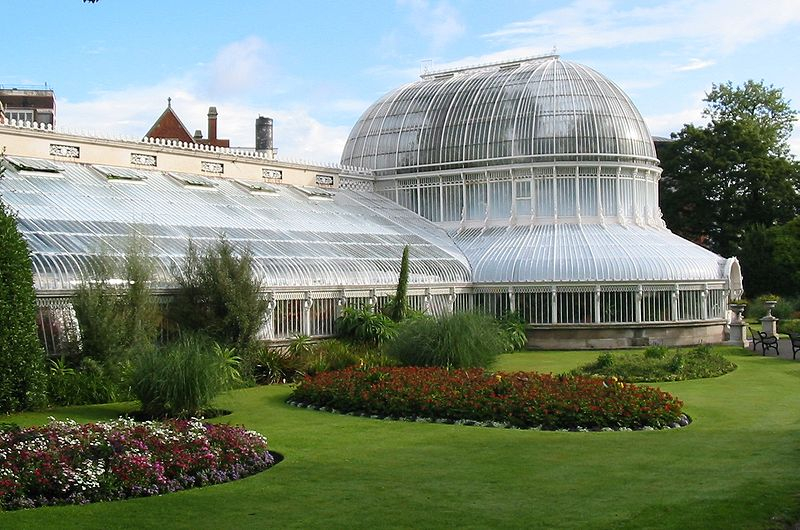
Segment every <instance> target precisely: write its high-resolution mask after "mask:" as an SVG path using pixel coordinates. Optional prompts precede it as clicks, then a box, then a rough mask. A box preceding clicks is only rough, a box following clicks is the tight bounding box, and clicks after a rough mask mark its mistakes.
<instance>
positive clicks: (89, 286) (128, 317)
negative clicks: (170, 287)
mask: <svg viewBox="0 0 800 530" xmlns="http://www.w3.org/2000/svg"><path fill="white" fill-rule="evenodd" d="M91 270H92V274H91V276H89V277H86V278H83V279H82V281H81V283H80V285H79V286H78V289H77V291H76V293H75V296H74V298H73V307H74V308H75V315H76V317H77V319H78V325H79V328H80V339H79V342H80V351H81V353H82V354H83V355H84V356H88V357H90V358H92V359H95V360H97V361H100V362H105V361H107V360H115V361H118V360H121V359H122V358H123V357H124V356H126V355H127V354H128V353H129V352H132V351H135V350H141V349H147V348H150V347H152V346H154V344H155V340H156V336H157V334H158V328H159V323H160V320H161V312H160V308H159V307H158V302H157V301H156V298H155V296H154V295H153V292H152V290H151V288H150V284H151V282H152V279H153V275H154V271H155V265H154V263H153V259H152V257H151V256H150V253H149V248H148V242H147V240H146V239H145V238H144V237H143V236H141V235H139V234H132V235H131V236H130V238H129V240H128V247H127V249H126V252H125V256H124V258H123V259H121V260H115V259H113V258H112V257H111V256H108V255H106V254H105V253H103V252H101V253H100V254H99V255H98V256H96V257H95V258H94V259H93V261H92V267H91Z"/></svg>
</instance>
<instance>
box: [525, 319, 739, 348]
mask: <svg viewBox="0 0 800 530" xmlns="http://www.w3.org/2000/svg"><path fill="white" fill-rule="evenodd" d="M527 334H528V348H529V349H534V350H604V349H615V348H637V347H647V346H652V345H656V344H660V345H664V346H693V345H696V344H718V343H721V342H723V341H724V340H725V322H724V321H714V322H673V323H668V324H628V325H608V326H603V327H600V326H589V325H579V324H573V325H566V324H565V325H561V326H529V327H528V329H527Z"/></svg>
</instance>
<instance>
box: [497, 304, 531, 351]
mask: <svg viewBox="0 0 800 530" xmlns="http://www.w3.org/2000/svg"><path fill="white" fill-rule="evenodd" d="M500 327H501V328H502V329H503V334H504V337H505V341H506V345H507V346H506V349H507V350H508V351H516V350H521V349H523V348H524V347H525V345H526V344H528V335H527V333H525V321H524V320H523V319H522V317H521V316H520V314H519V313H517V312H516V311H509V312H507V313H506V314H505V315H503V317H502V318H501V319H500Z"/></svg>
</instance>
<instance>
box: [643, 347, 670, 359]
mask: <svg viewBox="0 0 800 530" xmlns="http://www.w3.org/2000/svg"><path fill="white" fill-rule="evenodd" d="M668 353H669V349H668V348H667V347H666V346H661V345H658V346H649V347H648V348H647V349H645V350H644V356H645V357H646V358H648V359H663V358H664V357H666V356H667V354H668Z"/></svg>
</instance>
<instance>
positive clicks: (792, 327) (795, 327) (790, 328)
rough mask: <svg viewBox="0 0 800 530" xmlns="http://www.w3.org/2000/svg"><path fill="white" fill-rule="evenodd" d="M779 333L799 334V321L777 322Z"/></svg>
mask: <svg viewBox="0 0 800 530" xmlns="http://www.w3.org/2000/svg"><path fill="white" fill-rule="evenodd" d="M778 332H779V333H800V319H790V320H779V321H778Z"/></svg>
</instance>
